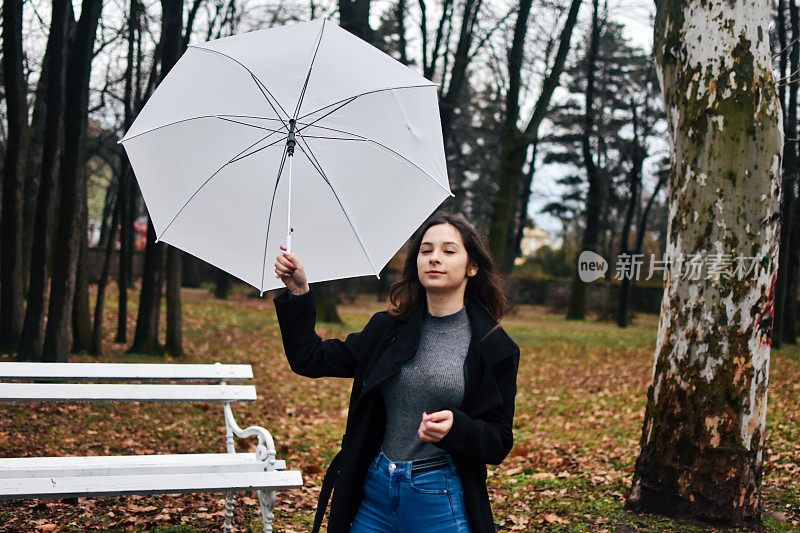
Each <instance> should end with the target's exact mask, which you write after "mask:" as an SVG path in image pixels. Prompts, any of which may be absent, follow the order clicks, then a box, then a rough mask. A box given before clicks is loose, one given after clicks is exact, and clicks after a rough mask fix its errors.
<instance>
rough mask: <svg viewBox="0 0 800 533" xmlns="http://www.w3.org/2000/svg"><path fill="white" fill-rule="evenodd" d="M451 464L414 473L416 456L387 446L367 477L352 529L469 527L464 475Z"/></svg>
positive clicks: (435, 532)
mask: <svg viewBox="0 0 800 533" xmlns="http://www.w3.org/2000/svg"><path fill="white" fill-rule="evenodd" d="M447 460H448V463H449V465H448V466H445V467H442V468H439V469H436V470H428V471H426V472H419V473H415V474H413V475H412V474H411V465H412V463H411V461H398V462H392V461H390V460H389V459H388V458H387V457H386V456H385V455H384V454H383V452H380V453H379V454H378V456H377V457H376V458H375V460H374V461H372V464H371V465H370V466H369V470H367V478H366V480H365V481H364V500H363V501H362V502H361V507H359V509H358V513H357V514H356V517H355V520H354V521H353V526H352V527H351V528H350V533H406V532H408V533H422V532H424V533H469V526H468V525H467V516H466V514H465V511H464V495H463V492H462V489H461V480H460V479H459V477H458V472H456V468H455V466H453V461H452V459H450V457H449V456H447Z"/></svg>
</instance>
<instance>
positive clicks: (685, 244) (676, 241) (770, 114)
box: [628, 0, 783, 526]
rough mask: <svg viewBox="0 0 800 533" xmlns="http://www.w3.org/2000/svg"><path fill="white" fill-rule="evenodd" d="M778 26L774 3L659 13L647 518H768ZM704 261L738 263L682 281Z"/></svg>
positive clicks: (637, 495) (684, 4)
mask: <svg viewBox="0 0 800 533" xmlns="http://www.w3.org/2000/svg"><path fill="white" fill-rule="evenodd" d="M769 21H770V3H769V2H764V1H763V0H740V1H739V2H736V3H735V4H731V3H730V2H728V1H727V0H706V1H705V2H698V1H693V2H690V1H688V0H662V1H661V2H659V4H658V9H657V14H656V22H655V43H654V49H655V56H656V61H657V63H658V67H659V75H660V80H661V85H662V89H663V92H664V100H665V104H666V106H665V108H666V109H667V118H668V121H669V131H670V132H671V135H672V158H671V160H672V164H671V169H672V184H671V188H670V208H669V222H668V228H669V229H668V236H667V254H668V256H669V257H670V258H672V259H673V264H672V265H671V266H670V270H669V275H668V277H667V281H666V285H665V288H664V297H663V300H662V303H661V317H660V321H659V328H658V337H657V341H656V349H655V362H654V365H653V382H652V384H651V386H650V388H649V390H648V394H647V408H646V411H645V419H644V425H643V427H642V437H641V453H640V455H639V457H638V459H637V461H636V466H635V472H634V477H633V485H632V488H631V493H630V496H629V499H628V505H629V506H630V507H631V508H632V509H633V510H636V511H646V512H655V513H659V514H670V515H681V516H689V517H692V518H694V519H699V520H704V521H714V522H716V523H723V524H731V525H742V526H751V525H752V526H754V525H758V524H759V522H760V518H761V508H762V505H761V488H760V487H761V476H762V473H763V455H762V454H763V446H764V435H765V422H766V413H767V384H768V377H769V359H770V349H771V346H770V345H771V335H772V311H773V294H774V293H773V291H774V288H775V279H776V274H777V267H778V265H777V260H778V238H779V228H778V220H779V209H780V205H779V194H780V176H781V175H780V170H781V153H782V148H783V132H782V126H781V115H780V113H781V112H780V106H779V105H778V99H777V95H776V87H775V80H774V79H773V76H772V67H771V58H770V49H769V41H768V27H769ZM706 252H707V253H708V254H709V255H711V254H717V253H720V254H731V255H730V256H728V257H729V258H730V259H731V260H732V266H731V267H729V268H723V269H722V272H721V274H720V275H719V276H714V275H711V276H706V275H701V276H687V275H682V274H681V272H680V270H679V263H678V259H677V258H679V257H684V258H685V257H687V256H688V255H690V254H697V253H706ZM749 258H754V259H753V260H750V259H749ZM753 261H754V262H753ZM751 264H752V266H753V270H752V271H751V272H746V268H747V267H749V266H750V265H751ZM739 266H744V267H745V271H740V270H737V267H739ZM684 274H685V273H684ZM703 274H705V272H703ZM740 274H741V276H740ZM694 277H698V278H700V279H693V278H694ZM740 277H741V279H740ZM706 278H709V279H706Z"/></svg>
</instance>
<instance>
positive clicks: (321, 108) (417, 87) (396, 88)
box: [297, 83, 434, 126]
mask: <svg viewBox="0 0 800 533" xmlns="http://www.w3.org/2000/svg"><path fill="white" fill-rule="evenodd" d="M433 86H434V85H433V84H430V83H429V84H426V85H402V86H400V87H386V88H385V89H375V90H373V91H367V92H363V93H359V94H355V95H353V96H348V97H347V98H342V99H341V100H339V101H337V102H333V103H332V104H328V105H326V106H322V107H320V108H319V109H315V110H314V111H309V112H308V113H306V114H305V115H303V116H301V117H297V120H301V119H304V118H306V117H309V116H311V115H313V114H314V113H319V112H320V111H322V110H323V109H327V108H329V107H333V106H335V105H339V104H342V105H340V106H339V107H337V108H336V109H334V110H333V111H330V112H328V113H325V114H324V115H322V116H321V117H319V118H317V119H314V122H311V124H309V126H311V125H313V124H314V123H315V122H317V121H319V120H321V119H323V118H325V117H327V116H328V115H330V114H331V113H333V112H334V111H338V110H339V109H341V108H342V107H344V106H346V105H347V104H349V103H350V102H352V101H353V100H355V99H356V98H359V97H361V96H366V95H368V94H375V93H380V92H384V91H397V90H400V89H419V88H421V87H433ZM342 102H344V103H342Z"/></svg>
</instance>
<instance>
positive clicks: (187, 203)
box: [156, 133, 283, 242]
mask: <svg viewBox="0 0 800 533" xmlns="http://www.w3.org/2000/svg"><path fill="white" fill-rule="evenodd" d="M272 135H274V133H270V134H269V135H267V136H265V137H262V138H261V139H259V140H257V141H256V142H254V143H253V144H251V145H250V146H248V147H247V148H245V149H244V150H242V151H241V152H239V153H238V154H236V155H235V156H233V157H232V158H231V159H230V160H229V161H228V162H226V163H225V164H224V165H222V166H221V167H219V168H218V169H217V170H215V171H214V173H213V174H211V176H209V177H208V179H206V181H204V182H203V184H202V185H200V187H198V188H197V190H196V191H194V192H193V193H192V195H191V196H190V197H189V198H188V199H187V200H186V201H185V202H184V203H183V205H182V206H181V208H180V209H178V212H177V213H175V216H173V217H172V219H171V220H170V221H169V224H167V226H166V227H165V228H164V231H162V232H161V235H158V236H157V237H156V242H158V241H160V240H161V239H162V237H164V234H165V233H166V232H167V230H168V229H169V228H170V226H172V223H173V222H175V220H176V219H177V218H178V216H180V214H181V213H182V212H183V210H184V209H186V206H187V205H189V202H191V201H192V200H193V199H194V197H195V196H197V193H199V192H200V191H201V190H202V189H203V187H205V186H206V185H207V184H208V182H210V181H211V180H212V179H213V178H214V176H216V175H217V174H219V173H220V172H221V171H222V169H223V168H225V167H227V166H228V165H230V164H231V163H233V162H235V161H238V160H239V159H243V158H242V157H239V156H240V155H242V154H243V153H245V152H246V151H248V150H249V149H250V148H252V147H253V146H255V145H257V144H258V143H260V142H262V141H264V140H266V139H268V138H270V137H271V136H272ZM282 140H283V139H278V140H277V141H275V142H273V143H270V144H268V145H267V146H264V147H263V148H259V150H263V149H264V148H269V147H270V146H273V145H275V144H277V143H279V142H281V141H282ZM259 150H256V152H258V151H259ZM256 152H252V153H251V154H248V155H252V154H254V153H256ZM245 157H247V156H245Z"/></svg>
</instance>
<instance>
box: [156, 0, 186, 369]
mask: <svg viewBox="0 0 800 533" xmlns="http://www.w3.org/2000/svg"><path fill="white" fill-rule="evenodd" d="M161 11H162V13H163V17H162V24H163V30H162V37H161V43H162V55H161V79H164V77H165V76H166V75H167V74H168V73H169V71H170V69H171V68H172V67H173V65H175V63H176V62H177V61H178V58H180V56H181V53H183V50H184V48H183V0H161ZM182 253H183V252H181V251H180V250H178V249H177V248H173V247H172V246H169V247H168V248H167V336H166V340H165V345H164V349H165V351H166V352H167V353H169V354H171V355H183V322H182V320H181V316H182V315H181V258H182Z"/></svg>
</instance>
